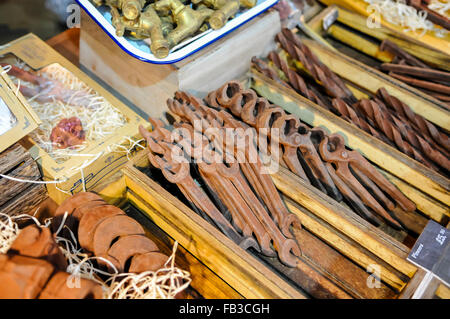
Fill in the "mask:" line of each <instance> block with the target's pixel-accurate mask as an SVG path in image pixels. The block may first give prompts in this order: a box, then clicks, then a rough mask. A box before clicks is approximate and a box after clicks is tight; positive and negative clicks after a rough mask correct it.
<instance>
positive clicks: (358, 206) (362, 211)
mask: <svg viewBox="0 0 450 319" xmlns="http://www.w3.org/2000/svg"><path fill="white" fill-rule="evenodd" d="M310 131H311V142H312V143H313V145H314V147H315V148H316V150H319V145H320V143H321V142H322V141H323V139H324V138H325V137H326V136H328V133H327V132H326V131H325V130H324V129H323V128H320V127H315V128H312V129H311V130H310ZM325 167H326V168H327V171H328V173H329V174H330V176H331V178H332V179H333V182H334V183H335V185H336V187H337V188H338V189H339V191H340V192H341V194H342V196H343V197H344V198H345V200H346V201H347V203H348V204H349V205H350V206H351V207H352V208H353V210H354V211H355V212H356V213H357V214H358V215H359V216H361V217H363V218H365V219H366V220H367V221H369V222H370V223H372V224H374V225H375V226H379V225H380V224H381V223H382V222H381V220H380V218H378V217H377V216H376V215H374V214H373V213H372V212H371V211H370V210H369V209H368V208H367V207H366V206H365V205H364V203H363V202H362V201H361V199H360V198H359V197H358V196H357V195H356V194H355V193H354V192H353V191H352V190H351V188H350V187H348V186H347V184H346V183H345V181H343V180H342V179H341V178H340V177H339V176H338V175H337V174H336V170H335V168H334V167H333V165H332V164H331V163H327V162H325ZM361 187H362V186H361Z"/></svg>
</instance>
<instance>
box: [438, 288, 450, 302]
mask: <svg viewBox="0 0 450 319" xmlns="http://www.w3.org/2000/svg"><path fill="white" fill-rule="evenodd" d="M435 295H436V296H437V297H439V298H441V299H450V288H449V287H447V286H446V285H444V284H440V285H439V287H438V288H437V289H436V292H435Z"/></svg>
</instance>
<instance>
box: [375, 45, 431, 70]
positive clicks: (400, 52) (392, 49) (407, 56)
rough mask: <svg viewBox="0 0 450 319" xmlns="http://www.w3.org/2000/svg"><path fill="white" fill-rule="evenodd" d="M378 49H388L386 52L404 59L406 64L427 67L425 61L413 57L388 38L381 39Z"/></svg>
mask: <svg viewBox="0 0 450 319" xmlns="http://www.w3.org/2000/svg"><path fill="white" fill-rule="evenodd" d="M380 50H381V51H388V52H390V53H392V54H394V55H395V56H396V57H398V58H400V59H402V60H405V61H406V62H407V63H408V64H410V65H412V66H417V67H421V68H429V66H428V65H426V64H425V63H423V62H422V61H420V60H419V59H417V58H415V57H414V56H412V55H411V54H409V53H408V52H406V51H404V50H403V49H401V48H400V47H399V46H398V45H397V44H395V43H394V42H392V41H390V40H388V39H386V40H383V41H382V42H381V44H380Z"/></svg>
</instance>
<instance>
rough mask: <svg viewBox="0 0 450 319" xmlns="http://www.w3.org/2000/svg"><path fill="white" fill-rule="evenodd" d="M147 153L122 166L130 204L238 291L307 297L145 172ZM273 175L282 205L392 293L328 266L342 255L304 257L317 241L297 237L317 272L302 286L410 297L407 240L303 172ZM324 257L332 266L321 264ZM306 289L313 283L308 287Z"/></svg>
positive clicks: (263, 295) (413, 281) (342, 294)
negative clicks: (330, 282) (376, 273)
mask: <svg viewBox="0 0 450 319" xmlns="http://www.w3.org/2000/svg"><path fill="white" fill-rule="evenodd" d="M147 152H148V151H142V152H140V153H138V154H137V155H136V156H135V157H134V158H133V160H132V161H130V163H128V164H127V166H126V167H125V168H124V170H123V171H124V175H125V183H126V186H127V188H128V190H127V197H128V200H129V201H130V202H131V203H132V204H134V205H135V206H137V207H138V208H139V209H140V210H141V211H143V212H145V213H146V214H147V215H148V216H149V218H151V219H152V221H153V222H154V223H155V224H156V225H158V226H159V227H160V228H162V229H164V230H165V231H166V232H167V233H168V234H169V236H171V237H172V238H173V239H175V240H177V241H178V242H179V243H180V244H181V245H182V246H183V247H184V248H185V249H186V250H188V251H189V252H190V253H191V254H192V255H194V256H195V257H196V258H198V259H199V260H200V261H201V262H202V263H203V264H205V265H206V266H207V267H208V268H209V269H211V270H212V271H213V272H214V273H215V274H217V275H218V276H219V277H220V278H222V279H223V280H224V281H225V282H226V283H227V284H228V285H229V286H230V287H232V288H233V289H234V290H236V291H237V292H238V293H239V294H240V295H241V296H242V297H244V298H303V297H304V293H303V292H302V291H301V290H298V288H294V287H293V286H291V285H290V284H291V282H290V281H289V280H287V279H286V278H285V277H284V276H280V274H279V273H277V272H274V271H273V270H272V269H270V267H269V268H268V266H267V265H266V264H265V263H262V262H261V261H260V260H259V259H257V258H255V257H253V256H252V255H250V254H249V253H247V252H245V251H244V250H243V249H241V248H240V247H239V246H237V245H236V244H234V243H233V242H232V241H231V240H229V239H228V238H226V237H225V236H224V235H223V234H222V233H221V232H220V231H218V230H217V229H216V228H214V227H213V226H211V225H210V224H209V223H208V222H206V221H205V220H204V219H203V218H201V217H200V216H199V215H197V214H196V213H195V212H193V211H192V210H191V209H190V208H188V207H187V206H186V205H185V204H184V203H182V202H181V201H180V200H179V199H177V198H176V197H174V196H173V195H172V194H170V193H169V192H168V191H167V190H165V189H164V188H163V187H162V186H161V185H160V184H158V183H157V182H156V181H154V180H152V179H151V178H150V177H149V176H147V175H146V174H145V173H143V172H142V171H141V170H140V168H142V167H147V166H149V165H150V164H149V162H148V158H147ZM272 177H273V179H274V182H275V184H276V186H277V188H278V189H279V190H280V191H281V192H282V193H283V198H284V200H285V202H286V204H287V207H288V208H289V209H290V210H291V212H293V213H294V214H296V215H297V216H298V217H299V218H300V220H301V222H302V224H303V227H304V231H306V232H308V233H311V234H312V235H313V236H315V237H316V238H318V239H320V240H321V241H322V242H323V244H326V245H329V246H331V247H332V248H331V250H330V255H332V254H337V255H339V256H342V258H348V259H349V260H350V261H351V264H352V265H353V266H356V267H357V268H358V267H360V268H362V269H363V270H366V269H368V268H369V267H370V266H373V265H376V266H378V267H379V269H380V277H381V282H382V283H383V287H387V286H389V287H390V289H391V290H390V291H391V292H390V293H387V292H381V291H383V289H368V288H367V287H366V288H364V287H362V286H365V285H366V282H365V280H367V278H368V277H369V276H370V273H366V274H367V277H366V278H365V280H364V282H357V283H356V282H353V283H351V280H349V278H352V275H353V274H352V270H351V269H345V268H344V269H341V271H340V272H339V271H337V270H336V269H333V263H335V264H336V267H339V264H340V261H339V257H336V256H335V257H333V258H335V259H333V258H332V259H330V260H329V261H326V260H327V257H328V256H322V255H321V254H320V252H321V251H318V252H317V251H316V254H315V255H314V254H313V255H309V256H306V255H307V254H309V253H310V248H311V247H310V245H313V246H314V245H315V244H314V241H313V242H311V241H310V240H309V239H308V238H307V237H298V236H297V239H298V240H299V242H300V245H302V242H303V243H305V245H304V246H303V248H302V249H304V252H303V254H304V256H306V257H307V258H309V257H311V259H312V264H311V265H312V269H314V270H315V271H318V272H319V274H316V275H317V276H315V277H314V276H310V277H308V280H309V281H304V282H303V283H304V284H305V285H317V286H320V289H322V290H326V289H330V290H332V289H342V291H340V293H336V294H335V295H333V296H334V297H336V298H341V297H342V298H351V297H355V298H358V297H359V298H364V297H365V298H368V297H367V295H364V294H365V293H367V291H370V292H368V294H373V295H371V296H370V298H401V297H405V298H408V297H409V296H410V294H411V291H414V286H415V285H416V284H417V280H416V279H415V275H416V273H417V268H416V267H415V266H414V265H412V264H410V263H409V262H407V261H406V256H407V254H408V252H409V249H408V248H407V247H406V246H404V245H403V244H401V243H399V242H398V241H396V240H394V239H393V238H391V237H390V236H388V235H387V234H385V233H384V232H382V231H381V230H379V229H377V228H376V227H374V226H372V225H370V224H369V223H367V222H366V221H365V220H363V219H361V218H360V217H359V216H356V215H355V214H354V213H353V212H352V211H350V210H349V209H348V208H346V207H344V206H342V205H340V204H339V203H337V202H335V201H334V200H332V199H331V198H329V197H328V196H326V195H324V194H322V193H321V192H319V191H318V190H316V189H315V188H312V187H311V186H309V185H307V184H306V183H303V181H302V180H301V179H300V178H298V177H297V176H296V175H294V174H292V173H291V172H289V171H287V170H286V169H283V168H281V169H280V171H279V172H278V173H276V174H274V175H273V176H272ZM288 197H289V198H288ZM315 247H322V246H320V245H319V246H315ZM320 249H322V248H320ZM328 249H330V248H328ZM305 254H306V255H305ZM327 255H328V254H327ZM327 262H328V263H329V265H325V264H326V263H327ZM327 266H328V267H331V268H327ZM297 268H301V266H299V267H297ZM333 271H334V272H335V273H336V274H337V276H339V277H338V278H335V280H336V281H335V282H334V284H335V286H332V288H330V286H327V285H326V284H325V283H324V280H323V277H322V276H321V275H320V273H321V272H323V273H326V274H327V275H330V273H331V274H332V273H333ZM305 273H306V272H305ZM355 278H356V276H355V277H353V278H352V279H353V280H355ZM345 280H348V281H347V283H349V284H350V286H351V285H352V284H353V285H354V286H352V287H346V286H345V282H344V283H343V282H340V281H345ZM359 280H361V279H359ZM305 282H306V283H305ZM358 285H359V287H358ZM355 287H356V288H355ZM302 288H304V287H303V286H302ZM308 288H310V287H306V289H308ZM304 289H305V288H304ZM358 289H360V290H358ZM366 290H367V291H366ZM378 290H379V291H378ZM360 292H363V293H362V295H358V293H360Z"/></svg>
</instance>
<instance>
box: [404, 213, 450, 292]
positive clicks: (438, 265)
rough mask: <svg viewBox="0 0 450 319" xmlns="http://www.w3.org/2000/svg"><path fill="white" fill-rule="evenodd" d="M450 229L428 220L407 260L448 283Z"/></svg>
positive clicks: (449, 276)
mask: <svg viewBox="0 0 450 319" xmlns="http://www.w3.org/2000/svg"><path fill="white" fill-rule="evenodd" d="M449 243H450V230H449V229H447V228H444V227H442V226H441V225H439V224H438V223H436V222H435V221H432V220H430V221H429V222H428V224H427V226H426V227H425V229H424V230H423V232H422V234H421V235H420V236H419V238H418V239H417V241H416V243H415V244H414V247H413V248H412V249H411V252H410V253H409V256H408V260H409V261H410V262H412V263H414V264H416V265H417V266H419V267H422V268H424V269H425V270H428V271H430V272H432V273H433V274H434V275H435V276H436V277H438V278H439V279H441V280H442V281H444V282H445V283H446V284H447V285H449V284H450V244H449Z"/></svg>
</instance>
